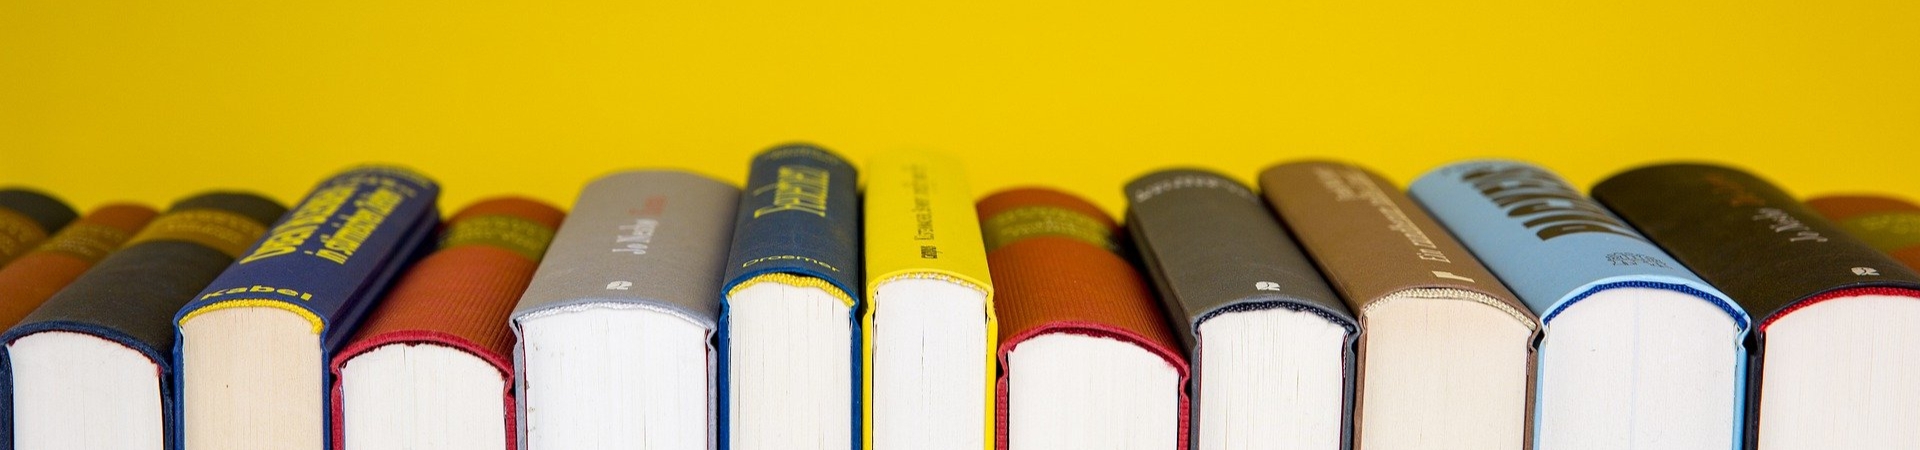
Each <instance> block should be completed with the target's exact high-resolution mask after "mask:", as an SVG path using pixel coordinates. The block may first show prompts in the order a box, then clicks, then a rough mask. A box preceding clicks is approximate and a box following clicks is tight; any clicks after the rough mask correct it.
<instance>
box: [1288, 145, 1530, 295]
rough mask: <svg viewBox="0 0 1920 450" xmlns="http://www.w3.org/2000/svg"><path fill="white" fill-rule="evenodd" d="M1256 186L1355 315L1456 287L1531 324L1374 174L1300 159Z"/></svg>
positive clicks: (1486, 275)
mask: <svg viewBox="0 0 1920 450" xmlns="http://www.w3.org/2000/svg"><path fill="white" fill-rule="evenodd" d="M1260 188H1261V189H1260V190H1261V192H1262V193H1264V194H1265V195H1266V198H1267V203H1268V204H1270V205H1272V206H1273V209H1274V211H1275V212H1276V213H1277V214H1278V215H1279V216H1280V219H1281V221H1282V222H1285V223H1286V224H1287V227H1288V228H1291V229H1292V230H1293V232H1294V235H1295V236H1297V237H1298V238H1299V239H1300V245H1301V246H1302V247H1304V248H1305V249H1306V250H1307V253H1308V254H1309V255H1310V256H1312V258H1313V260H1314V262H1316V263H1318V264H1319V267H1320V269H1321V271H1323V272H1324V273H1325V274H1326V276H1327V280H1328V281H1330V282H1332V283H1333V286H1334V287H1335V288H1336V290H1338V291H1339V292H1340V293H1341V295H1342V296H1344V297H1345V298H1346V299H1347V302H1348V306H1350V307H1352V308H1353V311H1354V312H1355V313H1356V314H1364V313H1365V312H1366V311H1367V309H1368V308H1369V307H1371V306H1372V305H1373V304H1374V302H1375V301H1378V300H1379V299H1381V298H1385V297H1387V296H1389V295H1393V294H1394V293H1398V292H1402V291H1406V290H1410V289H1423V288H1435V289H1460V290H1465V291H1471V292H1477V293H1480V294H1483V295H1485V296H1486V297H1488V298H1489V299H1492V300H1493V301H1494V303H1491V304H1488V305H1487V306H1489V307H1493V308H1496V309H1499V310H1501V311H1505V312H1507V313H1508V314H1510V315H1512V316H1513V317H1514V320H1517V321H1520V322H1521V323H1522V324H1525V325H1526V327H1527V328H1537V322H1538V320H1537V319H1535V318H1534V317H1533V313H1532V312H1529V311H1528V310H1527V307H1526V305H1524V304H1521V303H1520V301H1519V300H1518V299H1516V298H1514V295H1513V293H1512V292H1510V291H1508V290H1507V287H1506V285H1503V284H1501V283H1500V280H1499V278H1496V277H1495V276H1494V275H1493V273H1492V272H1490V271H1488V270H1487V268H1486V266H1484V265H1482V264H1481V263H1480V260H1479V259H1476V258H1474V257H1473V253H1472V252H1469V251H1467V249H1466V247H1464V246H1462V245H1461V244H1460V242H1459V241H1456V240H1454V238H1453V235H1452V234H1449V233H1447V231H1446V229H1445V228H1442V227H1441V226H1440V224H1439V223H1438V222H1435V221H1434V220H1433V217H1432V216H1428V215H1427V212H1426V210H1423V209H1420V206H1419V205H1417V204H1414V202H1413V199H1412V198H1409V197H1407V195H1406V194H1405V193H1403V192H1401V191H1400V190H1399V189H1398V188H1397V187H1395V186H1393V185H1392V184H1391V183H1390V182H1388V181H1386V179H1384V178H1381V177H1380V176H1379V175H1377V174H1375V173H1373V172H1371V171H1368V170H1366V169H1364V168H1361V167H1358V166H1354V165H1350V164H1345V163H1335V162H1298V163H1290V164H1282V165H1278V166H1274V167H1272V168H1269V169H1267V170H1266V172H1263V173H1261V175H1260Z"/></svg>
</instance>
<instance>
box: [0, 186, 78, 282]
mask: <svg viewBox="0 0 1920 450" xmlns="http://www.w3.org/2000/svg"><path fill="white" fill-rule="evenodd" d="M76 215H77V213H75V212H74V211H73V208H70V207H68V206H67V204H66V203H63V202H61V201H60V200H59V199H56V198H53V196H50V195H47V194H43V193H40V192H38V191H33V190H29V189H21V188H8V189H0V266H5V265H7V263H8V262H11V261H13V259H14V258H16V257H19V256H20V255H21V254H24V253H26V252H29V251H32V250H33V247H34V246H35V245H39V244H40V241H44V240H46V239H47V236H48V235H51V234H53V233H54V232H55V231H58V230H59V229H60V228H62V227H65V226H67V223H69V222H73V219H74V216H76Z"/></svg>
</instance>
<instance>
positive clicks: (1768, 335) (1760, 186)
mask: <svg viewBox="0 0 1920 450" xmlns="http://www.w3.org/2000/svg"><path fill="white" fill-rule="evenodd" d="M1593 195H1594V198H1596V199H1598V200H1599V201H1600V202H1602V203H1604V204H1606V205H1607V206H1608V207H1610V208H1612V209H1613V210H1614V211H1615V212H1618V213H1619V214H1620V217H1621V218H1623V219H1625V220H1626V221H1627V223H1630V224H1632V225H1633V226H1635V227H1638V228H1639V229H1640V231H1642V232H1644V233H1646V235H1647V237H1650V238H1652V239H1653V241H1654V242H1657V243H1659V244H1660V246H1662V247H1664V248H1666V250H1667V251H1668V252H1671V253H1672V254H1673V256H1674V258H1676V259H1678V260H1679V262H1681V263H1684V264H1686V265H1687V267H1691V268H1693V270H1695V271H1698V272H1699V273H1700V276H1701V278H1704V279H1706V280H1707V281H1709V282H1712V283H1713V285H1714V286H1718V287H1719V288H1720V289H1721V290H1724V291H1726V292H1727V293H1728V294H1730V295H1732V296H1733V298H1734V299H1735V300H1738V301H1739V302H1740V304H1741V305H1742V306H1744V307H1745V308H1746V310H1747V311H1751V312H1753V313H1754V314H1756V318H1757V319H1756V320H1757V321H1758V323H1757V326H1756V327H1755V333H1754V336H1753V337H1752V338H1751V339H1749V340H1748V341H1747V342H1748V345H1750V346H1752V347H1753V351H1754V356H1755V358H1754V359H1753V361H1752V363H1751V367H1752V368H1753V369H1754V372H1753V373H1752V374H1751V378H1752V383H1751V384H1750V386H1751V387H1752V390H1751V391H1749V392H1750V394H1749V395H1750V397H1753V398H1752V400H1751V402H1750V403H1752V404H1754V405H1757V407H1758V409H1757V410H1756V411H1755V413H1754V414H1755V418H1754V419H1753V420H1750V421H1748V423H1749V424H1752V425H1754V426H1755V427H1756V428H1755V429H1753V430H1751V431H1750V432H1749V433H1748V434H1749V435H1751V436H1753V438H1754V439H1756V440H1757V448H1759V449H1760V450H1783V449H1830V448H1850V449H1852V448H1857V449H1895V448H1920V427H1914V426H1912V425H1911V424H1910V421H1908V420H1907V419H1906V418H1911V417H1920V328H1916V327H1914V326H1913V325H1914V324H1916V323H1920V274H1915V273H1914V271H1913V270H1911V269H1908V268H1906V267H1905V266H1902V265H1901V264H1900V263H1899V262H1897V261H1894V260H1893V259H1892V258H1890V257H1888V256H1887V255H1886V254H1884V253H1881V252H1879V251H1877V250H1874V249H1873V248H1872V247H1871V246H1868V245H1867V244H1866V243H1864V242H1861V241H1860V240H1859V239H1856V238H1854V237H1852V236H1849V235H1847V234H1846V233H1845V232H1844V231H1842V230H1841V229H1840V227H1838V226H1836V225H1834V224H1833V223H1832V222H1828V221H1827V220H1826V219H1823V218H1821V217H1820V216H1819V215H1818V214H1815V213H1814V212H1813V211H1812V210H1810V209H1808V208H1807V207H1806V206H1805V205H1802V204H1801V203H1800V202H1798V201H1795V200H1794V199H1793V197H1792V196H1790V195H1788V194H1787V193H1786V192H1785V191H1782V190H1781V189H1780V188H1778V187H1775V186H1774V185H1773V184H1771V183H1768V182H1767V181H1765V180H1762V179H1760V178H1759V177H1756V176H1754V175H1752V174H1748V173H1746V172H1742V171H1740V170H1737V169H1733V168H1728V167H1722V166H1715V165H1707V164H1663V165H1654V166H1647V167H1642V168H1638V169H1633V170H1629V171H1626V172H1623V173H1621V174H1618V175H1614V176H1613V177H1610V178H1607V179H1606V180H1603V181H1601V182H1600V184H1599V185H1596V186H1595V187H1594V188H1593Z"/></svg>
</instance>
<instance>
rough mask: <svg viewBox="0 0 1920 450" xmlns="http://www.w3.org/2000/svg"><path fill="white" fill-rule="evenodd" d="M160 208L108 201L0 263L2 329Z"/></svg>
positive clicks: (77, 275)
mask: <svg viewBox="0 0 1920 450" xmlns="http://www.w3.org/2000/svg"><path fill="white" fill-rule="evenodd" d="M159 214H160V213H159V212H158V211H154V210H153V208H149V207H146V206H143V205H134V204H114V205H107V206H102V207H100V208H99V209H95V210H93V212H91V213H87V216H86V217H83V218H81V219H80V220H79V221H77V222H74V223H73V224H71V225H68V226H67V227H66V228H62V229H60V232H59V233H57V234H54V236H53V238H51V239H48V240H47V241H46V242H44V243H41V244H40V246H39V247H37V248H34V249H33V251H31V252H28V253H27V254H25V255H21V256H20V258H18V259H15V260H14V261H13V262H12V263H10V264H7V267H6V268H5V269H0V329H4V328H11V327H13V325H14V324H16V323H20V319H21V318H24V317H26V316H27V314H28V313H31V312H33V310H34V308H39V307H40V304H41V303H45V302H46V301H47V299H48V298H50V297H53V294H54V293H55V292H60V288H64V287H66V286H67V284H68V283H72V282H73V280H74V279H76V278H80V274H82V273H85V272H86V271H87V269H88V268H91V267H93V263H96V262H100V259H101V258H105V257H106V256H107V254H108V253H113V251H114V250H115V249H118V248H120V245H121V244H124V243H126V242H127V239H128V238H131V237H133V234H134V233H136V232H139V231H140V228H141V227H145V226H147V222H148V221H151V220H153V216H155V215H159Z"/></svg>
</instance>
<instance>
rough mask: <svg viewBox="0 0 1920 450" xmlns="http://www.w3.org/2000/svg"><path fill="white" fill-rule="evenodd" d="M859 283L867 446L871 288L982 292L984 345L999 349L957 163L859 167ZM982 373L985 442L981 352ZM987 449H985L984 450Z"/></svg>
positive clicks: (914, 160) (919, 159)
mask: <svg viewBox="0 0 1920 450" xmlns="http://www.w3.org/2000/svg"><path fill="white" fill-rule="evenodd" d="M867 173H868V180H867V193H866V204H865V205H864V206H865V208H866V210H865V214H864V215H863V216H864V219H865V220H866V236H865V239H866V269H867V273H866V279H867V285H866V287H867V289H866V293H867V296H868V297H867V299H866V300H867V305H868V307H867V308H866V309H867V311H866V315H865V317H864V318H863V321H862V322H863V323H862V325H863V326H862V327H861V329H862V330H864V332H865V333H866V335H865V336H863V339H862V340H863V341H865V342H866V345H863V346H862V347H863V353H864V356H865V357H864V358H862V361H864V364H863V367H862V370H861V373H862V374H864V377H863V384H864V385H863V387H862V389H861V393H862V394H861V395H862V400H863V401H862V404H864V405H866V407H867V408H868V409H869V410H867V411H865V412H864V413H865V414H864V416H865V417H864V419H863V431H864V432H863V433H862V435H863V436H864V437H865V439H864V440H865V443H864V445H865V446H866V448H867V449H869V450H871V449H872V448H873V411H871V408H872V407H873V344H874V343H873V335H872V333H873V330H874V324H873V316H874V312H875V311H876V310H878V309H879V305H878V304H876V303H874V302H873V300H874V299H873V298H872V296H873V294H874V291H875V290H876V289H877V288H878V286H879V285H880V284H881V283H885V282H888V281H891V280H895V279H899V278H903V277H937V278H942V279H947V280H950V281H953V282H955V283H958V284H962V285H966V286H970V287H972V288H974V289H977V290H979V291H980V292H981V293H982V294H985V295H986V327H987V333H986V339H987V341H986V348H989V349H991V348H994V347H996V346H997V345H998V344H999V342H998V341H999V335H998V329H999V323H998V320H996V319H995V316H994V314H993V277H992V275H991V273H989V270H988V268H987V252H986V245H985V244H984V243H983V241H982V240H981V237H980V219H979V217H978V216H977V215H975V213H974V209H973V205H972V196H973V193H972V190H971V189H970V188H968V186H967V176H966V172H965V171H964V170H963V169H962V168H961V164H960V162H959V161H958V160H955V159H953V158H952V157H949V156H947V155H943V154H936V153H931V152H900V153H892V154H887V155H882V156H879V157H875V158H874V159H873V160H872V161H871V162H870V163H869V164H868V166H867ZM981 356H982V357H983V358H986V359H985V361H984V362H985V367H986V371H987V377H986V379H987V380H989V381H988V384H987V385H986V386H982V387H981V392H982V396H983V397H984V399H983V401H985V402H986V406H987V407H986V411H987V413H988V414H989V416H988V417H986V419H987V422H986V423H987V424H988V426H987V428H986V429H985V430H984V431H985V433H986V435H985V436H986V438H987V439H986V442H987V443H989V444H991V443H992V442H993V439H992V438H993V436H994V428H993V426H992V424H993V420H992V419H993V417H992V416H991V414H992V412H993V409H994V408H993V406H994V395H993V384H992V383H993V382H992V380H993V379H994V374H995V372H997V370H996V368H995V366H994V355H993V354H992V353H991V352H988V353H987V354H985V355H981ZM988 448H989V449H990V448H991V447H988Z"/></svg>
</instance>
